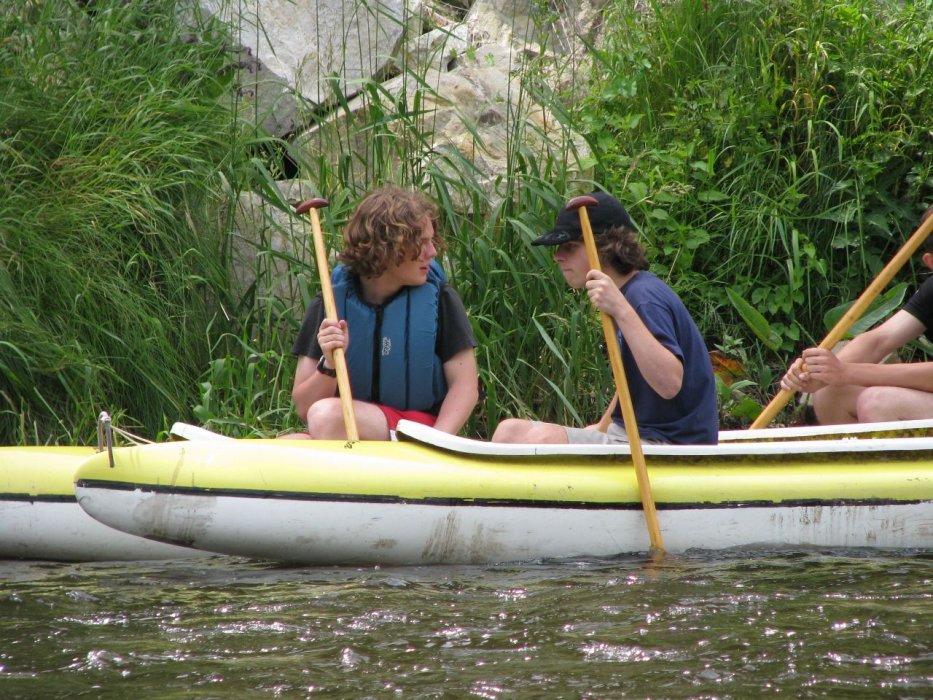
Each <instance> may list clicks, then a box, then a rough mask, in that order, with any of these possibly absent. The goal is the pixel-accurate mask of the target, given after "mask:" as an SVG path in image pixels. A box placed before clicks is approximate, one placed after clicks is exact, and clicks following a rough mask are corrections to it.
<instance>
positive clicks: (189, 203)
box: [0, 0, 237, 443]
mask: <svg viewBox="0 0 933 700" xmlns="http://www.w3.org/2000/svg"><path fill="white" fill-rule="evenodd" d="M184 6H187V4H185V5H184ZM181 7H182V6H181V5H179V6H178V7H176V6H175V3H174V2H165V3H130V4H126V3H123V2H119V1H117V0H112V1H108V0H105V1H103V2H95V3H91V4H86V5H85V4H83V3H80V4H79V3H71V2H64V1H54V0H53V1H50V2H41V3H37V2H32V1H30V0H14V2H13V4H12V5H10V4H9V3H7V5H6V6H5V8H4V10H2V11H0V37H2V38H3V39H2V41H0V192H3V197H2V198H0V345H2V347H3V352H0V443H7V442H12V441H15V440H24V439H29V440H30V441H36V442H58V441H72V442H86V441H87V439H88V436H90V435H93V431H94V423H95V420H96V417H97V414H98V412H99V411H100V410H117V409H125V410H126V412H127V416H126V418H125V423H124V426H123V427H131V426H133V425H144V426H149V427H150V429H152V427H154V426H158V425H159V424H161V423H162V422H163V420H164V418H163V417H164V416H166V415H167V416H173V417H174V416H178V417H184V416H186V415H187V414H188V413H189V412H190V409H189V407H190V405H191V404H192V403H193V402H194V401H193V400H194V398H195V397H196V396H197V394H196V379H197V376H198V374H199V373H200V372H201V370H202V368H203V367H204V365H205V363H206V362H207V361H208V359H209V351H210V344H209V342H208V339H207V337H206V336H205V332H204V328H205V327H206V326H207V325H208V323H209V322H210V320H211V318H212V317H213V315H214V313H215V311H214V310H215V308H216V304H217V301H218V299H220V298H222V297H223V295H224V294H225V289H226V279H225V272H224V268H223V266H222V265H221V264H219V263H221V262H222V258H221V251H222V248H223V245H224V239H223V236H222V232H223V225H222V223H223V222H222V217H221V215H220V209H219V204H220V202H221V195H222V187H223V180H222V178H221V177H220V173H221V172H222V171H223V169H224V168H226V167H227V166H228V165H229V160H230V158H231V154H232V153H233V152H234V149H235V147H236V146H235V144H236V142H237V136H236V124H235V122H234V121H233V120H232V119H231V112H230V110H229V108H228V107H227V106H226V102H227V100H224V101H220V100H219V99H218V98H220V97H221V96H222V95H226V94H227V93H228V88H229V79H228V77H226V74H225V72H224V70H223V67H224V60H225V56H224V53H223V50H222V45H223V41H224V37H223V35H222V34H221V33H220V31H219V28H218V27H217V26H216V25H214V24H213V23H211V22H207V21H199V20H197V18H195V17H192V18H191V22H192V23H194V24H192V25H191V26H187V27H186V26H184V25H183V24H182V23H180V22H179V19H178V14H177V12H179V11H180V9H181ZM14 417H15V420H14V419H13V418H14ZM127 424H128V425H127Z"/></svg>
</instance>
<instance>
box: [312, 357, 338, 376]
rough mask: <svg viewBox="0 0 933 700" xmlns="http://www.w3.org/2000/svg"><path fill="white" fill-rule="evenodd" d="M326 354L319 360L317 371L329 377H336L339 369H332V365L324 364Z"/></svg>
mask: <svg viewBox="0 0 933 700" xmlns="http://www.w3.org/2000/svg"><path fill="white" fill-rule="evenodd" d="M324 359H325V355H321V359H320V360H318V361H317V371H318V372H320V373H321V374H323V375H325V376H327V377H336V376H337V370H335V369H331V368H330V367H325V366H324Z"/></svg>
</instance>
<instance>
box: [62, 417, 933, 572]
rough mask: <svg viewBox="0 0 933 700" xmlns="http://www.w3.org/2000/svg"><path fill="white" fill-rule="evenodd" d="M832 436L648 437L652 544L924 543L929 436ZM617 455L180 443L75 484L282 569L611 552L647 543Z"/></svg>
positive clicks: (929, 492)
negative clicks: (773, 439)
mask: <svg viewBox="0 0 933 700" xmlns="http://www.w3.org/2000/svg"><path fill="white" fill-rule="evenodd" d="M434 432H436V431H434ZM465 443H469V444H468V445H465ZM846 444H848V445H849V446H848V447H845V446H842V447H840V446H839V444H837V443H835V442H834V443H833V444H832V446H831V448H832V449H830V446H827V445H821V444H820V443H819V442H818V441H808V442H806V443H799V444H797V445H792V444H789V443H782V444H780V445H776V444H770V445H765V446H755V445H733V446H722V447H720V448H697V449H692V450H691V449H677V448H669V447H664V448H661V447H656V446H646V448H645V450H646V460H647V462H648V469H649V473H650V476H651V484H652V490H653V494H654V498H655V502H656V505H657V511H658V518H659V521H660V525H661V530H662V534H663V538H664V544H665V548H666V549H667V550H668V551H671V552H683V551H687V550H691V549H728V548H748V547H765V548H769V549H774V548H779V547H794V548H809V547H819V548H851V547H874V548H884V549H927V548H933V439H925V438H924V439H921V438H918V439H907V440H897V441H894V442H890V441H887V442H886V441H883V440H866V441H853V442H851V443H846ZM461 447H462V449H460V448H461ZM469 449H473V450H476V451H474V452H469V451H467V450H469ZM630 459H631V458H630V455H628V454H626V452H625V451H624V450H620V449H612V450H606V449H602V450H600V449H598V448H593V449H590V448H587V449H582V448H581V449H574V448H567V447H565V448H563V449H560V448H545V447H543V446H539V447H526V448H521V449H512V450H509V449H502V448H499V447H495V446H490V445H488V444H485V443H484V444H473V443H472V441H461V442H458V443H456V444H454V445H453V447H452V446H451V445H446V446H444V447H439V446H438V445H431V444H423V443H419V442H401V443H365V442H360V443H337V442H334V443H327V442H312V441H274V440H271V441H270V440H240V441H235V442H234V443H232V444H231V443H223V444H219V443H208V442H189V443H175V444H165V445H148V446H143V447H134V448H123V449H120V450H115V451H114V462H115V466H114V467H113V468H110V466H109V463H108V462H107V460H106V458H105V457H104V456H101V457H95V458H93V459H91V460H88V461H87V462H85V463H84V465H82V467H81V469H80V470H79V473H78V481H77V485H76V492H77V494H78V499H79V503H80V504H81V506H82V507H83V508H84V509H85V510H87V512H88V513H90V514H91V515H93V516H94V517H95V518H97V519H99V520H101V521H102V522H104V523H105V524H107V525H108V526H111V527H114V528H117V529H120V530H123V531H126V532H128V533H132V534H135V535H139V536H142V537H147V538H152V539H156V540H159V541H164V542H172V543H175V544H180V545H184V546H188V547H194V548H197V549H203V550H206V551H210V552H218V553H223V554H234V555H241V556H247V557H252V558H261V559H272V560H276V561H283V562H300V563H310V564H434V563H445V564H455V563H475V564H485V563H495V562H507V561H528V560H539V559H550V558H567V557H576V556H599V557H607V556H614V555H619V554H624V553H631V552H643V551H646V550H648V548H649V541H648V537H647V530H646V524H645V521H644V515H643V512H642V509H641V502H640V498H639V493H638V485H637V482H636V479H635V476H634V470H633V469H632V467H631V462H630Z"/></svg>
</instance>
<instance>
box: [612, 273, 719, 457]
mask: <svg viewBox="0 0 933 700" xmlns="http://www.w3.org/2000/svg"><path fill="white" fill-rule="evenodd" d="M622 293H623V294H624V295H625V298H626V299H627V300H628V302H629V304H631V305H632V307H633V308H634V309H635V312H636V313H637V314H638V316H639V318H641V320H642V321H643V322H644V324H645V326H647V328H648V330H649V331H651V334H652V335H653V336H654V337H655V338H657V340H658V342H660V343H661V345H663V346H664V347H665V348H667V349H668V350H670V351H671V352H672V353H674V355H676V356H677V358H678V359H679V360H680V362H681V364H683V367H684V378H683V384H682V385H681V387H680V391H679V392H678V394H677V396H675V397H674V398H672V399H665V398H663V397H662V396H660V395H659V394H658V393H657V392H655V390H654V389H652V388H651V386H650V385H649V384H648V382H647V381H645V378H644V377H643V376H642V374H641V372H640V371H639V369H638V365H636V364H635V359H634V358H633V357H632V353H631V352H630V351H629V348H628V345H627V344H626V342H625V340H624V339H623V338H622V334H621V333H620V332H618V331H617V332H616V334H617V336H618V338H619V346H620V347H621V348H622V363H623V365H624V367H625V377H626V381H627V382H628V387H629V393H630V394H631V396H632V405H633V407H634V409H635V419H636V421H637V422H638V434H639V436H640V437H641V438H642V439H643V440H658V441H662V442H669V443H672V444H675V445H715V444H716V443H718V442H719V413H718V408H717V403H716V380H715V379H714V378H713V365H712V363H711V362H710V359H709V352H708V351H707V349H706V343H705V342H704V341H703V336H701V335H700V331H699V329H698V328H697V327H696V324H695V323H694V322H693V318H692V317H691V316H690V313H689V312H688V311H687V309H686V307H685V306H684V304H683V302H682V301H681V300H680V297H678V296H677V295H676V294H675V293H674V290H672V289H671V288H670V287H668V286H667V285H666V284H665V283H664V282H662V281H661V280H660V279H659V278H658V277H657V275H655V274H653V273H651V272H637V273H636V274H635V276H634V277H632V279H630V280H629V281H628V282H626V283H625V285H623V287H622ZM612 418H613V420H615V422H616V423H618V424H619V425H622V426H624V423H623V420H622V410H621V408H620V407H619V406H616V409H615V411H614V412H613V414H612Z"/></svg>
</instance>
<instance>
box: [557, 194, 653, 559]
mask: <svg viewBox="0 0 933 700" xmlns="http://www.w3.org/2000/svg"><path fill="white" fill-rule="evenodd" d="M598 205H599V202H598V201H597V200H596V198H595V197H590V196H588V195H584V196H582V197H575V198H573V199H571V200H570V201H569V202H567V206H566V209H567V211H573V210H574V209H576V210H577V213H578V214H579V215H580V228H581V229H583V242H584V244H585V245H586V257H587V260H588V261H589V264H590V268H592V269H593V270H600V271H601V270H602V268H601V267H600V264H599V253H598V252H597V250H596V241H595V240H594V239H593V229H592V227H591V226H590V216H589V214H588V213H587V211H586V208H587V207H595V206H598ZM599 316H600V319H601V320H602V324H603V335H604V336H605V337H606V349H607V350H608V351H609V364H610V366H611V367H612V376H613V378H614V379H615V383H616V394H617V395H618V397H619V406H620V407H621V409H622V421H623V422H624V423H625V433H626V435H628V441H629V445H630V447H631V450H632V461H633V462H634V464H635V477H636V479H637V481H638V493H639V494H640V496H641V505H642V509H643V510H644V512H645V522H647V523H648V537H649V538H650V540H651V549H652V550H654V551H656V552H663V551H664V542H663V541H662V539H661V527H660V525H659V524H658V512H657V510H656V509H655V507H654V496H652V494H651V482H650V481H649V480H648V467H647V466H646V465H645V454H644V452H642V449H641V438H640V437H639V436H638V423H637V422H636V420H635V408H634V407H633V406H632V397H631V395H630V394H629V391H628V380H627V379H626V378H625V368H624V367H623V365H622V351H621V350H620V349H619V341H618V340H617V339H616V329H615V324H614V323H613V321H612V319H611V318H610V317H609V315H608V314H606V313H605V312H603V311H601V312H600V313H599Z"/></svg>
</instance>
